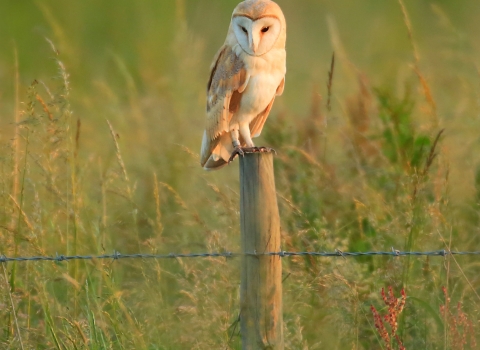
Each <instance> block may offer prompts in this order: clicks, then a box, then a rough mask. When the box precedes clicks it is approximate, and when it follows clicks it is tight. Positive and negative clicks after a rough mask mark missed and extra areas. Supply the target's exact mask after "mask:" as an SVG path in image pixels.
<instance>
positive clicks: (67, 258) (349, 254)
mask: <svg viewBox="0 0 480 350" xmlns="http://www.w3.org/2000/svg"><path fill="white" fill-rule="evenodd" d="M449 255H480V251H474V252H456V251H449V250H434V251H425V252H405V251H400V250H396V249H394V248H392V250H391V251H383V252H382V251H372V252H342V251H341V250H338V249H335V251H334V252H287V251H280V252H265V253H258V252H252V253H232V252H218V253H187V254H181V253H170V254H122V253H120V252H118V251H114V253H113V254H103V255H70V256H69V255H58V254H56V255H55V256H19V257H7V256H5V255H0V263H7V262H14V261H17V262H23V261H55V262H63V261H71V260H101V259H112V260H120V259H181V258H236V257H241V256H256V257H260V256H279V257H282V258H286V257H294V256H312V257H343V258H347V257H361V256H393V257H402V256H403V257H405V256H440V257H444V258H445V257H447V256H449Z"/></svg>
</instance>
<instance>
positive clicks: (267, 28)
mask: <svg viewBox="0 0 480 350" xmlns="http://www.w3.org/2000/svg"><path fill="white" fill-rule="evenodd" d="M269 29H270V27H263V28H262V33H266V32H268V30H269Z"/></svg>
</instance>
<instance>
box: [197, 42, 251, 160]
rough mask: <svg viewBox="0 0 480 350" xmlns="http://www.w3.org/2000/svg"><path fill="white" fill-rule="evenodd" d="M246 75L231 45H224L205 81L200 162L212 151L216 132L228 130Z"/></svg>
mask: <svg viewBox="0 0 480 350" xmlns="http://www.w3.org/2000/svg"><path fill="white" fill-rule="evenodd" d="M248 79H249V75H248V73H247V70H246V69H245V64H244V62H243V61H242V60H241V59H240V58H239V57H238V56H237V55H236V54H235V51H234V50H233V49H232V47H230V46H227V45H224V46H223V47H222V48H221V49H220V51H219V52H218V53H217V55H216V59H215V60H214V63H213V65H212V71H211V74H210V79H209V81H208V84H207V125H206V128H205V134H204V140H203V144H202V150H201V157H200V158H201V164H202V166H203V165H204V164H205V163H206V162H207V160H208V158H209V157H210V155H211V154H212V150H213V149H214V148H215V147H216V145H217V144H218V141H219V136H220V135H222V134H223V133H225V132H228V131H229V124H230V120H231V119H232V116H233V114H234V113H235V112H236V111H237V110H238V108H239V106H240V100H241V94H242V93H243V91H244V90H245V88H246V86H247V84H248Z"/></svg>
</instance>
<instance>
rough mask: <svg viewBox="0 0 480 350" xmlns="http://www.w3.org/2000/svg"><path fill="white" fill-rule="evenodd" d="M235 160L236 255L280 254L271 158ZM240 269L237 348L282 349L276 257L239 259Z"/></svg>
mask: <svg viewBox="0 0 480 350" xmlns="http://www.w3.org/2000/svg"><path fill="white" fill-rule="evenodd" d="M239 158H240V225H241V239H242V252H243V253H254V252H256V253H258V254H260V253H265V252H280V217H279V214H278V205H277V195H276V191H275V178H274V174H273V155H272V153H271V152H268V153H267V152H262V153H249V154H245V156H244V157H239ZM241 269H242V271H241V285H240V330H241V337H242V349H243V350H246V349H248V350H257V349H275V350H277V349H281V350H283V349H284V342H283V315H282V312H283V308H282V261H281V257H280V256H278V255H275V256H243V257H242V267H241Z"/></svg>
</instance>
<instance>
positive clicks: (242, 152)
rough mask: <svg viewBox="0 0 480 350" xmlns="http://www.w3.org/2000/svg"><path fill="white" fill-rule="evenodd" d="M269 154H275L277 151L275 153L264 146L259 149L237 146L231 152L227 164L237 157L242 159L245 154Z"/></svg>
mask: <svg viewBox="0 0 480 350" xmlns="http://www.w3.org/2000/svg"><path fill="white" fill-rule="evenodd" d="M269 152H273V153H275V154H277V151H275V150H274V149H273V148H270V147H264V146H261V147H240V146H237V147H235V149H234V150H233V152H232V154H231V156H230V159H229V160H228V164H230V162H232V161H233V160H234V159H235V157H236V156H237V155H240V156H242V157H243V156H245V153H269Z"/></svg>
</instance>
